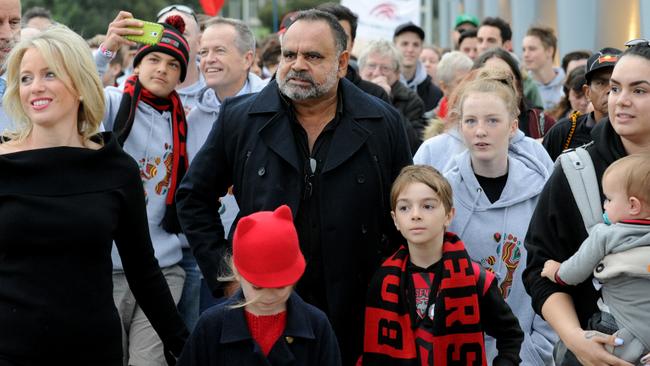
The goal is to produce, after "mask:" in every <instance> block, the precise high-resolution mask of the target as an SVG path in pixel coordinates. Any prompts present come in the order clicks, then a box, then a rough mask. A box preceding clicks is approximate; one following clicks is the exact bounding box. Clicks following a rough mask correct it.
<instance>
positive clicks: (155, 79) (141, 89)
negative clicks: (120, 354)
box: [95, 11, 189, 366]
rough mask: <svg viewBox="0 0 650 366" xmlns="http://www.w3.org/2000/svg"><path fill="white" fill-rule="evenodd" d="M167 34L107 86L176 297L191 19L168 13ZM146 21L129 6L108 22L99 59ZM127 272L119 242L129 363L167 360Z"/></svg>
mask: <svg viewBox="0 0 650 366" xmlns="http://www.w3.org/2000/svg"><path fill="white" fill-rule="evenodd" d="M160 24H162V25H163V26H164V30H163V35H162V39H161V40H160V41H159V42H158V43H157V44H155V45H142V46H140V47H139V49H138V52H137V54H136V55H135V57H134V59H133V66H134V72H133V74H132V75H131V76H130V77H129V78H128V79H127V80H126V83H125V86H124V90H120V89H118V88H114V87H107V88H106V89H105V90H104V94H105V97H106V111H105V113H104V119H103V123H104V128H106V130H112V131H114V132H115V133H116V135H117V138H118V141H119V142H120V143H121V144H122V146H123V148H124V151H126V152H127V153H128V154H129V155H131V156H132V157H133V159H134V160H135V161H136V162H137V163H138V165H139V167H140V176H141V178H142V184H143V186H144V191H145V199H146V203H147V217H148V220H149V232H150V235H151V242H152V243H153V250H154V254H155V257H156V259H157V260H158V263H159V264H160V268H161V269H162V271H163V274H164V276H165V279H166V280H167V284H168V285H169V289H170V291H171V293H172V297H173V298H174V301H175V302H176V303H178V301H179V299H180V296H181V292H182V290H183V283H184V280H185V272H184V271H183V269H182V268H181V267H180V266H179V262H180V261H181V258H182V249H181V239H180V238H179V234H180V233H181V229H180V224H179V222H178V218H177V215H176V205H175V201H174V197H175V193H176V188H177V187H178V185H179V183H180V180H181V179H182V178H183V175H184V174H185V170H186V168H187V164H188V159H187V151H186V140H187V123H186V120H185V111H184V109H183V104H182V103H181V99H180V97H179V96H178V93H177V92H176V91H175V90H174V89H175V88H176V87H177V86H178V85H179V84H180V83H181V82H182V81H183V80H185V76H186V74H187V65H188V58H189V46H188V43H187V41H186V40H185V38H184V37H183V35H182V34H183V31H184V27H185V23H184V22H183V19H182V18H181V17H180V16H170V17H168V18H167V19H166V23H160ZM138 26H141V22H140V21H138V20H135V19H133V16H132V15H131V14H130V13H128V12H124V11H122V12H120V13H119V14H118V15H117V17H116V18H115V20H113V22H112V23H111V24H110V26H109V28H108V32H107V37H106V40H105V41H104V43H103V44H102V45H101V46H100V52H98V53H97V55H96V56H95V57H96V58H99V57H105V58H110V56H111V53H113V52H115V51H116V50H117V49H118V48H119V47H121V46H122V45H131V44H132V43H133V42H130V41H128V40H127V39H126V38H124V36H125V35H129V34H133V35H135V34H140V33H141V32H142V31H141V30H140V29H137V28H132V27H138ZM137 285H138V284H134V283H132V284H128V283H127V282H126V278H125V276H124V272H123V271H122V261H121V258H120V256H119V254H118V252H117V250H116V249H115V246H113V287H114V288H113V298H114V300H115V305H116V307H117V309H118V312H119V313H120V317H121V319H122V326H123V339H122V342H123V350H124V358H125V360H124V361H125V364H127V363H128V364H129V365H151V366H158V365H165V359H164V357H163V352H162V343H161V341H160V339H159V338H158V336H157V334H156V333H155V332H154V330H153V328H152V327H151V324H150V323H149V321H148V320H147V318H146V316H145V315H144V313H143V312H142V310H141V309H140V308H139V306H138V304H137V303H136V302H135V299H134V298H133V294H132V292H131V289H130V286H137Z"/></svg>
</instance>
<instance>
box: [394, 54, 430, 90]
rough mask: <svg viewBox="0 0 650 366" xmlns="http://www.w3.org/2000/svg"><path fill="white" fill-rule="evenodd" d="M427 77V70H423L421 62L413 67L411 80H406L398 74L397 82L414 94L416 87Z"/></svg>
mask: <svg viewBox="0 0 650 366" xmlns="http://www.w3.org/2000/svg"><path fill="white" fill-rule="evenodd" d="M427 76H428V74H427V70H426V69H425V68H424V65H422V62H420V61H418V62H417V64H416V65H415V76H413V80H411V81H409V80H406V79H405V78H404V75H402V74H400V76H399V81H401V82H402V84H404V85H406V86H407V87H409V88H410V89H411V90H413V91H414V92H417V91H418V85H420V84H421V83H422V82H423V81H424V80H425V79H426V78H427Z"/></svg>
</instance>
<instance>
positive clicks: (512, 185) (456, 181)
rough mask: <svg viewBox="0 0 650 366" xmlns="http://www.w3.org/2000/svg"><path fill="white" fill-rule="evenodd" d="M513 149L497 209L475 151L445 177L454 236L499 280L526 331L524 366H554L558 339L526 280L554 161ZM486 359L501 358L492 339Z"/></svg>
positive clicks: (447, 170)
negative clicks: (530, 237) (529, 240)
mask: <svg viewBox="0 0 650 366" xmlns="http://www.w3.org/2000/svg"><path fill="white" fill-rule="evenodd" d="M519 132H520V131H519ZM513 144H514V141H513V142H512V143H511V148H510V150H509V152H508V180H507V182H506V185H505V187H504V189H503V192H502V194H501V197H500V198H499V200H498V201H496V202H494V203H491V202H490V201H489V200H488V198H487V196H486V195H485V193H484V192H483V189H482V188H481V186H480V185H479V183H478V181H477V179H476V176H475V175H474V171H473V170H472V166H471V161H470V153H469V151H467V150H466V151H464V152H462V153H461V154H459V155H456V156H455V157H454V158H453V159H451V160H452V162H451V164H448V165H447V167H446V168H445V171H444V175H445V177H447V179H448V180H449V183H450V184H451V187H452V190H453V196H454V207H455V208H456V216H455V217H454V219H453V221H452V223H451V226H450V227H449V231H451V232H454V233H456V234H458V236H459V237H460V238H461V239H462V240H463V242H464V243H465V247H466V248H467V252H468V253H469V255H470V256H471V257H472V259H473V260H475V261H476V262H478V263H480V264H481V265H482V266H483V267H485V268H486V269H488V270H489V271H492V272H493V273H494V274H495V275H496V277H497V280H498V283H499V288H500V289H501V292H502V295H503V297H504V298H505V300H506V302H507V303H508V305H510V308H511V309H512V311H513V313H514V314H515V316H517V318H518V319H519V325H520V326H521V329H522V330H523V331H524V342H523V344H522V346H521V352H520V357H521V359H522V360H523V361H522V365H540V366H541V365H552V364H553V356H552V351H553V345H554V344H555V342H556V341H557V339H558V338H557V335H556V334H555V332H554V331H553V330H552V329H551V327H550V326H549V325H548V324H547V323H546V322H545V321H543V320H542V319H541V318H540V317H539V316H538V315H536V314H535V312H534V311H533V307H532V305H531V299H530V296H528V294H527V293H526V290H525V289H524V284H523V282H522V280H521V273H522V272H523V270H524V267H525V266H526V254H527V252H526V249H525V247H524V237H525V236H526V231H527V229H528V223H529V221H530V218H531V216H532V214H533V211H534V209H535V206H536V204H537V197H538V195H539V194H540V192H541V191H542V188H543V187H544V183H545V182H546V180H547V179H548V178H549V176H550V175H551V172H552V163H551V166H550V167H549V166H548V163H547V162H545V161H543V160H545V159H548V160H550V158H548V155H546V157H545V159H539V158H538V157H537V156H536V155H535V154H534V153H531V152H529V151H527V150H526V149H521V148H517V147H514V148H513V146H512V145H513ZM540 147H541V145H540ZM486 353H487V356H488V358H489V359H490V360H492V359H493V358H494V356H495V355H496V344H495V341H494V339H492V338H491V337H487V336H486ZM490 363H491V362H490Z"/></svg>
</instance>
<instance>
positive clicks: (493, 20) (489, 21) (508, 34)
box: [479, 17, 512, 42]
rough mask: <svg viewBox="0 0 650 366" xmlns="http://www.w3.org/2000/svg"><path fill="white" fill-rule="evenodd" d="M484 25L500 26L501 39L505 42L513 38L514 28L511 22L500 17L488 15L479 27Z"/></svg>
mask: <svg viewBox="0 0 650 366" xmlns="http://www.w3.org/2000/svg"><path fill="white" fill-rule="evenodd" d="M484 25H488V26H491V27H496V28H499V32H500V33H501V40H502V41H503V42H506V41H510V40H512V29H511V28H510V24H509V23H508V22H506V21H505V20H503V19H501V18H499V17H487V18H485V19H483V21H482V22H481V26H480V27H479V28H481V27H482V26H484Z"/></svg>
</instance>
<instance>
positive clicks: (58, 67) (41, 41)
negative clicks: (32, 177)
mask: <svg viewBox="0 0 650 366" xmlns="http://www.w3.org/2000/svg"><path fill="white" fill-rule="evenodd" d="M28 49H35V50H37V51H38V52H40V53H41V55H42V56H43V59H45V61H46V62H47V64H48V66H49V67H50V69H51V70H52V71H53V72H54V73H55V74H56V75H57V76H59V77H60V80H61V81H62V82H63V83H64V84H65V86H66V88H67V89H68V90H70V92H71V93H72V94H73V95H76V96H78V97H79V99H80V103H79V111H78V116H77V132H78V133H79V135H81V136H82V137H83V139H84V140H88V139H90V138H91V137H92V136H93V135H95V134H97V132H98V131H99V126H100V124H101V121H102V118H103V117H104V109H105V102H104V89H103V87H102V83H101V81H100V80H99V76H98V75H97V69H96V67H95V62H94V61H93V58H92V53H91V51H90V48H89V47H88V44H87V43H86V41H85V40H84V39H83V38H81V36H79V35H78V34H76V33H75V32H73V31H71V30H70V29H69V28H68V27H66V26H63V25H56V26H53V27H51V28H49V29H48V30H46V31H44V32H43V33H41V34H38V35H35V36H33V37H29V38H26V39H24V40H22V41H21V42H19V43H18V44H17V45H16V46H15V47H14V48H13V50H12V51H11V53H10V54H9V56H8V58H7V63H6V65H5V66H6V68H7V90H6V92H5V94H4V98H3V102H2V103H3V106H4V108H5V110H6V111H7V114H8V115H9V117H11V118H12V120H13V123H14V125H15V127H16V128H15V130H14V131H12V132H10V133H9V135H8V136H9V137H10V138H11V139H13V140H18V141H20V140H24V139H25V138H26V137H27V136H28V135H29V134H30V133H31V131H32V128H33V124H32V122H31V121H30V120H29V117H28V116H27V114H26V113H25V111H24V110H23V107H22V103H21V101H20V64H21V62H22V59H23V57H24V55H25V52H27V50H28ZM63 76H67V77H63Z"/></svg>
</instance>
